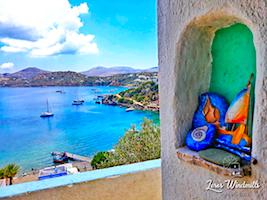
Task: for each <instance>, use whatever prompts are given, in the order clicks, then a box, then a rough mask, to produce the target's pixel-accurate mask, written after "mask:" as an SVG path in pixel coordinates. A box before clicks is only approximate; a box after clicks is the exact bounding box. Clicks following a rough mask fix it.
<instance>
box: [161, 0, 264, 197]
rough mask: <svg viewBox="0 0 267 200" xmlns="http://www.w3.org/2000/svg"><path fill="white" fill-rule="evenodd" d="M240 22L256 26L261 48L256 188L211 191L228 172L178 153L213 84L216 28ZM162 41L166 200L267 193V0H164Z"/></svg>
mask: <svg viewBox="0 0 267 200" xmlns="http://www.w3.org/2000/svg"><path fill="white" fill-rule="evenodd" d="M234 23H243V24H245V25H246V26H248V27H249V28H250V30H251V31H252V33H253V37H254V45H255V48H256V63H257V70H256V71H257V78H256V88H255V108H254V122H253V138H252V139H253V144H252V145H253V148H252V156H253V157H255V158H257V160H258V164H257V165H253V166H252V176H251V177H249V178H248V177H245V178H242V180H243V181H247V182H252V181H253V180H259V182H260V185H261V187H260V188H259V189H254V190H248V189H247V190H244V189H236V190H224V191H223V193H219V194H218V193H215V192H212V191H207V190H206V187H207V180H208V179H212V180H214V182H224V180H225V179H227V177H224V176H221V175H218V174H215V173H211V172H210V171H208V170H206V169H203V168H200V167H198V166H194V165H191V164H188V163H186V162H183V161H181V160H179V159H177V156H176V149H177V148H178V147H181V146H183V145H184V140H185V135H186V132H187V131H188V130H189V128H190V126H191V120H192V116H193V113H194V111H195V109H196V107H197V97H198V95H199V94H201V93H202V92H205V91H207V90H208V87H209V81H210V75H211V62H212V57H211V51H210V47H211V44H212V40H213V37H214V33H215V31H216V30H218V29H220V28H223V27H227V26H229V25H232V24H234ZM158 38H159V42H158V46H159V67H160V69H159V72H160V73H159V83H160V88H159V91H160V108H161V110H160V116H161V135H162V175H163V198H164V200H174V199H175V200H177V199H183V200H186V199H267V190H266V187H267V168H266V164H267V157H266V154H267V153H266V152H267V151H266V150H267V141H266V133H267V115H266V111H267V100H266V99H267V47H266V44H267V1H266V0H257V1H251V0H242V1H240V0H231V1H230V0H212V1H210V0H179V1H178V0H158Z"/></svg>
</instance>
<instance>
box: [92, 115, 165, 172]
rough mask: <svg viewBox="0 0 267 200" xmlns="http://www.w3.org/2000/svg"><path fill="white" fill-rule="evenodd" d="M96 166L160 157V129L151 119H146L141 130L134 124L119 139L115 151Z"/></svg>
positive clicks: (102, 166)
mask: <svg viewBox="0 0 267 200" xmlns="http://www.w3.org/2000/svg"><path fill="white" fill-rule="evenodd" d="M106 155H107V157H106V159H105V160H104V161H101V162H99V163H97V164H96V168H106V167H112V166H117V165H124V164H129V163H135V162H142V161H145V160H151V159H157V158H160V129H159V127H158V126H157V125H155V124H153V123H152V121H151V120H148V119H144V122H143V123H142V125H141V130H137V129H136V127H135V126H132V127H131V128H130V129H129V130H128V131H127V132H126V133H125V135H124V136H123V137H122V138H121V139H120V140H119V142H118V144H117V145H116V146H115V148H114V151H113V152H109V153H108V154H106Z"/></svg>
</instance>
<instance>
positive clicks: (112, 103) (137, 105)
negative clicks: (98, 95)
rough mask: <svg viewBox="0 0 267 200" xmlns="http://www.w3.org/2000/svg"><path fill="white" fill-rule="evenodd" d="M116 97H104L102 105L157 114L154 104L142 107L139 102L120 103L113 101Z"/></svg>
mask: <svg viewBox="0 0 267 200" xmlns="http://www.w3.org/2000/svg"><path fill="white" fill-rule="evenodd" d="M116 95H118V94H115V95H105V96H104V98H103V99H102V104H104V105H109V106H120V107H125V108H134V109H135V110H142V111H152V112H157V113H158V112H159V105H158V104H156V103H150V104H148V105H143V104H142V103H140V102H133V103H132V104H129V103H120V102H118V101H117V100H114V98H116Z"/></svg>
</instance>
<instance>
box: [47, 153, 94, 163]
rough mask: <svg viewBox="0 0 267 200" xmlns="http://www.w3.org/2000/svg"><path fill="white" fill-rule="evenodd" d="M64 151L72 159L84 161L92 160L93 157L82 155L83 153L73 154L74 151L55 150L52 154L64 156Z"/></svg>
mask: <svg viewBox="0 0 267 200" xmlns="http://www.w3.org/2000/svg"><path fill="white" fill-rule="evenodd" d="M64 153H65V155H66V156H67V157H68V159H70V160H75V161H82V162H91V159H90V158H89V157H86V156H81V155H78V154H73V153H69V152H58V151H54V152H52V153H51V154H52V155H58V156H62V155H63V154H64Z"/></svg>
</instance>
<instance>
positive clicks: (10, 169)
mask: <svg viewBox="0 0 267 200" xmlns="http://www.w3.org/2000/svg"><path fill="white" fill-rule="evenodd" d="M19 169H20V167H19V166H18V165H16V164H8V165H7V166H5V167H4V169H3V170H4V177H5V178H8V179H9V183H10V185H12V184H13V178H14V177H15V176H16V174H17V173H18V172H19Z"/></svg>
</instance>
